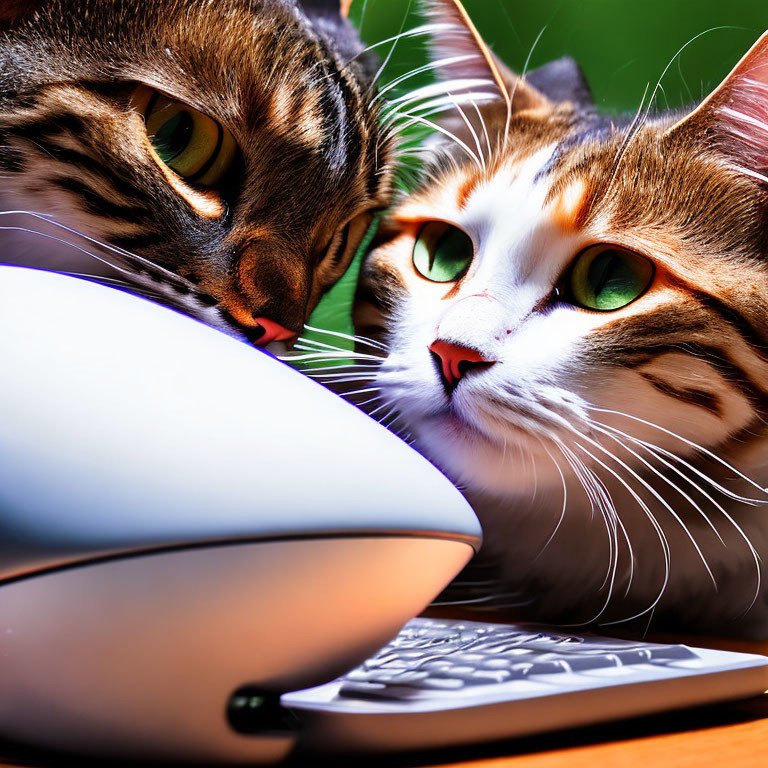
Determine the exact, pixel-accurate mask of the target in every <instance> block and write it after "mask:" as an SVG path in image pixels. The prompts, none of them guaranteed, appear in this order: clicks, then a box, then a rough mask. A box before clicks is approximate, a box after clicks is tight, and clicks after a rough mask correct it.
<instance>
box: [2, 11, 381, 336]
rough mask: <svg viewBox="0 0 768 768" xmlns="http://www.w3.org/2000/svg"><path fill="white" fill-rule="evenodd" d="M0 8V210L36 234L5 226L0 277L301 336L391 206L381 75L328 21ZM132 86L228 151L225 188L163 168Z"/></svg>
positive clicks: (270, 14)
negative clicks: (155, 93) (95, 291)
mask: <svg viewBox="0 0 768 768" xmlns="http://www.w3.org/2000/svg"><path fill="white" fill-rule="evenodd" d="M1 5H2V8H3V13H2V15H0V21H1V22H2V23H0V175H2V188H0V210H2V211H3V212H6V211H30V212H34V213H37V214H42V217H43V218H40V217H37V218H36V217H33V216H30V215H29V214H17V215H14V216H11V215H9V214H7V213H3V214H2V216H1V217H0V227H4V228H6V229H5V231H4V232H3V233H0V238H2V240H1V242H2V254H1V255H0V260H2V261H9V262H13V263H19V262H20V263H26V264H32V265H34V266H40V267H45V268H54V269H59V270H64V271H73V272H83V273H87V274H100V275H107V276H109V277H108V279H112V278H118V279H120V280H121V281H127V282H128V283H129V284H130V285H131V286H133V288H134V289H135V290H138V291H140V292H145V293H147V294H148V295H151V296H153V297H155V298H158V299H159V300H160V301H165V302H166V303H169V304H171V305H173V306H177V307H179V308H180V309H183V310H184V311H186V312H189V313H190V314H193V315H194V316H196V317H199V318H201V319H203V320H205V321H206V322H210V323H213V324H215V325H218V326H219V327H222V328H223V329H225V330H227V331H228V332H231V333H233V334H236V335H241V336H245V337H248V336H249V334H250V333H251V331H253V330H258V328H256V327H255V326H256V323H255V320H254V318H256V317H267V318H269V319H271V320H273V321H275V322H277V323H279V324H280V325H282V326H285V327H286V328H288V329H290V330H292V331H295V332H297V333H298V332H299V331H300V330H301V328H302V327H303V323H304V321H305V319H306V318H307V316H308V315H309V313H310V311H311V310H312V309H313V308H314V306H315V305H316V304H317V302H318V300H319V299H320V297H321V295H322V293H323V292H324V291H325V290H327V289H328V288H329V287H330V286H331V285H332V284H333V283H334V282H335V281H336V280H337V279H338V278H339V277H340V276H341V274H342V273H343V271H344V270H345V269H346V267H347V266H348V264H349V261H350V259H351V257H352V255H353V254H354V251H355V247H356V245H357V244H358V243H359V242H360V240H361V239H362V236H363V233H364V231H365V229H366V226H367V223H368V222H369V221H370V218H371V215H372V212H373V211H374V210H375V209H379V208H381V207H383V206H385V205H386V204H387V203H388V200H389V196H390V155H391V148H392V145H391V142H390V141H388V140H386V139H384V138H382V135H381V131H380V129H379V114H378V107H377V104H378V102H377V103H374V102H373V93H372V90H371V87H370V81H371V78H372V74H373V72H374V71H375V68H374V67H373V66H372V62H370V61H369V60H368V58H367V55H362V56H360V55H359V54H360V52H361V45H360V44H359V42H358V40H357V38H356V36H355V33H354V31H353V29H352V27H351V26H350V25H349V24H348V23H347V22H346V21H345V20H342V19H341V18H340V17H339V16H338V11H336V13H335V16H334V14H333V13H332V12H331V11H330V10H329V9H330V8H331V7H332V4H331V3H317V2H309V3H307V4H306V7H305V8H303V7H302V5H301V4H300V3H297V2H296V0H217V2H211V3H208V2H206V3H203V2H197V0H142V2H138V3H137V2H133V0H42V1H41V2H38V3H36V4H30V3H28V4H18V3H16V4H14V3H6V4H1ZM34 5H36V6H38V8H37V10H36V11H34V12H33V10H34V9H32V6H34ZM25 9H26V11H27V13H26V14H25V13H24V12H23V11H24V10H25ZM336 9H338V4H337V5H336ZM3 26H5V27H6V28H7V29H6V31H5V32H2V29H3ZM137 83H145V84H147V85H150V86H151V87H153V88H156V89H158V90H160V91H162V92H163V93H165V94H168V95H169V96H171V97H172V98H174V99H178V100H179V101H182V102H185V103H186V104H189V105H190V106H192V107H194V108H195V109H197V110H199V111H201V112H204V113H205V114H207V115H209V116H210V117H212V118H213V119H215V120H216V121H218V122H219V123H220V124H221V125H223V126H224V127H225V128H226V129H228V131H229V132H230V133H231V134H232V135H233V136H234V137H235V139H236V141H237V144H238V147H239V157H238V160H237V161H236V166H237V167H236V171H235V172H234V173H233V174H232V176H231V178H230V179H229V181H228V183H227V184H226V185H225V187H223V188H222V189H221V190H217V191H211V190H202V189H199V188H195V187H193V186H191V185H189V184H186V183H185V182H183V181H182V180H181V179H180V177H176V176H175V174H174V173H173V172H172V171H170V170H169V169H168V168H166V167H164V166H162V164H161V163H160V162H158V161H157V157H156V155H155V154H154V152H153V151H152V150H151V147H150V145H149V141H148V139H147V135H146V130H145V127H144V122H143V118H142V116H141V115H139V114H138V113H137V112H136V111H135V108H134V107H133V106H132V102H131V99H130V97H131V94H132V92H133V90H134V89H135V87H136V84H137ZM62 225H64V226H66V227H68V228H70V230H76V231H77V233H81V234H82V235H84V236H86V237H87V238H90V239H86V238H84V237H81V236H80V235H78V234H75V232H72V231H70V230H67V229H63V228H62ZM9 228H10V229H9ZM25 230H33V231H34V232H36V233H42V236H41V235H33V234H30V233H29V232H27V231H25ZM11 234H14V236H13V237H11ZM53 238H59V239H63V240H65V241H66V243H67V244H66V245H62V244H58V243H57V242H56V240H54V239H53ZM99 243H101V244H105V245H99ZM72 244H74V245H75V246H76V248H73V247H72ZM78 248H79V249H82V250H85V251H89V252H91V253H94V254H95V255H96V257H97V258H93V257H90V256H86V255H85V254H84V253H83V252H82V251H81V250H77V249H78ZM98 259H100V260H103V261H104V262H106V263H108V264H110V265H112V266H111V267H108V266H107V265H106V264H104V263H103V262H100V261H99V260H98Z"/></svg>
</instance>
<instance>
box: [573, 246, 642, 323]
mask: <svg viewBox="0 0 768 768" xmlns="http://www.w3.org/2000/svg"><path fill="white" fill-rule="evenodd" d="M653 271H654V270H653V264H652V263H651V262H650V261H649V260H648V259H646V258H645V257H644V256H640V255H639V254H637V253H633V252H632V251H624V250H620V249H618V248H612V247H610V246H607V245H593V246H592V247H591V248H587V249H586V250H585V251H582V252H581V253H580V254H579V255H578V256H577V257H576V262H575V264H574V266H573V269H572V270H571V276H570V285H569V287H570V293H571V296H572V298H573V301H574V303H575V304H579V305H580V306H582V307H584V308H586V309H595V310H598V311H600V312H611V311H613V310H616V309H621V308H622V307H626V306H627V304H631V303H632V302H633V301H634V300H635V299H637V298H639V297H640V296H642V294H643V293H645V291H646V290H647V288H648V286H649V285H650V284H651V281H652V280H653Z"/></svg>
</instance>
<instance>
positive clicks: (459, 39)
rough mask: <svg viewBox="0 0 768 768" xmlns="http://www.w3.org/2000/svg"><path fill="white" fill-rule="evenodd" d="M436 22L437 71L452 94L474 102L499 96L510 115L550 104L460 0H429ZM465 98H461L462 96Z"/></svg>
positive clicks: (434, 54) (434, 53)
mask: <svg viewBox="0 0 768 768" xmlns="http://www.w3.org/2000/svg"><path fill="white" fill-rule="evenodd" d="M426 8H427V12H428V14H429V16H430V17H431V19H432V20H433V22H434V24H435V30H434V32H433V33H432V39H431V41H430V49H431V58H432V61H433V63H434V64H436V65H439V66H437V67H436V68H435V74H436V75H437V76H438V78H439V79H440V80H441V81H442V82H443V83H444V85H445V92H447V93H450V94H451V97H452V98H453V97H456V96H459V97H460V96H462V95H466V97H467V100H468V101H469V102H471V101H472V100H473V98H474V97H478V98H477V100H478V101H480V100H482V101H487V100H488V99H496V98H498V97H499V96H500V97H501V99H502V100H503V102H504V104H505V106H506V110H507V114H511V112H513V111H516V110H518V109H526V108H541V107H547V106H549V102H548V101H547V99H546V98H545V97H544V96H543V95H542V94H540V93H539V92H538V91H537V90H536V89H535V88H533V87H532V86H530V85H528V84H527V83H526V82H525V81H524V79H523V78H520V77H518V76H517V75H516V74H515V73H514V72H512V70H510V69H509V68H508V67H507V66H506V65H505V64H504V62H502V61H501V60H500V59H499V58H497V57H496V56H495V55H494V54H493V52H492V51H491V49H490V48H489V47H488V45H487V44H486V42H485V41H484V40H483V38H482V36H481V35H480V33H479V32H478V30H477V27H476V26H475V25H474V23H473V22H472V19H471V18H470V17H469V14H468V13H467V11H466V9H465V8H464V6H463V5H462V3H461V1H460V0H426ZM460 100H461V99H460Z"/></svg>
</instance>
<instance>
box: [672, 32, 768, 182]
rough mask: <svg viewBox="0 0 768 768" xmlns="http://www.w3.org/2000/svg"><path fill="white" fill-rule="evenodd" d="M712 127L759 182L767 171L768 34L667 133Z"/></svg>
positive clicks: (763, 178)
mask: <svg viewBox="0 0 768 768" xmlns="http://www.w3.org/2000/svg"><path fill="white" fill-rule="evenodd" d="M699 126H714V127H715V128H716V129H718V130H719V131H720V132H721V134H722V136H723V138H724V139H725V140H726V142H727V146H728V148H729V150H731V151H733V153H734V154H735V155H737V156H738V157H739V159H740V160H741V161H742V162H743V163H744V164H745V165H746V166H747V168H745V169H744V170H746V171H747V172H750V170H751V171H752V173H753V175H756V176H757V177H758V178H761V179H762V180H768V179H766V178H765V177H764V176H762V174H758V173H756V171H757V170H758V169H765V168H766V167H768V32H765V33H764V34H763V35H762V37H761V38H760V39H759V40H758V41H757V42H756V43H755V44H754V45H753V46H752V47H751V48H750V49H749V51H748V52H747V53H746V55H745V56H744V57H743V58H742V59H741V61H740V62H739V63H738V64H737V65H736V66H735V67H734V68H733V70H732V71H731V73H730V74H729V75H728V77H726V78H725V80H723V82H722V83H720V85H718V86H717V88H715V90H714V91H712V93H710V94H709V96H707V98H706V99H704V101H702V102H701V104H699V106H698V107H696V109H694V110H693V112H691V113H690V114H688V115H686V116H685V117H684V118H683V119H682V120H679V121H678V122H677V123H675V125H673V126H672V128H670V129H669V130H668V131H667V133H668V134H671V133H673V132H676V131H679V130H684V129H689V128H696V127H699Z"/></svg>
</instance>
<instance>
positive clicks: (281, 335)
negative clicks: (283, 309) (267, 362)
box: [252, 317, 296, 347]
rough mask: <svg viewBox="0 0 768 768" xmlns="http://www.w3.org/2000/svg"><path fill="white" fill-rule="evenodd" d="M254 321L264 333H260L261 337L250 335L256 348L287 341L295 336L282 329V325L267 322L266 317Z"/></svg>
mask: <svg viewBox="0 0 768 768" xmlns="http://www.w3.org/2000/svg"><path fill="white" fill-rule="evenodd" d="M255 320H256V322H257V323H258V324H259V325H260V326H261V328H262V329H263V330H264V333H262V334H261V336H257V335H256V334H252V336H253V339H252V340H253V343H254V344H255V345H256V346H257V347H265V346H266V345H267V344H270V343H271V342H273V341H287V340H288V339H292V338H294V337H295V336H296V334H295V333H294V332H293V331H289V330H288V329H287V328H283V326H282V325H280V324H279V323H276V322H275V321H274V320H268V319H267V318H266V317H257V318H255Z"/></svg>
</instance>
